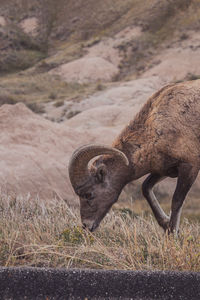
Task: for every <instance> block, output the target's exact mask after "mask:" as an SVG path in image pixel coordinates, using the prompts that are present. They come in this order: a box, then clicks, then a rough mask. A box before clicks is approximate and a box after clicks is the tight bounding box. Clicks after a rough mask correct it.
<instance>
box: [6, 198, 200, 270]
mask: <svg viewBox="0 0 200 300" xmlns="http://www.w3.org/2000/svg"><path fill="white" fill-rule="evenodd" d="M138 202H139V201H138ZM135 204H136V203H135ZM135 204H134V205H135ZM135 206H136V208H137V204H136V205H135ZM186 211H187V208H186ZM0 262H1V263H0V264H1V266H20V265H23V266H24V265H26V266H38V267H42V266H48V267H67V268H71V267H73V268H76V267H79V268H98V269H102V268H103V269H123V270H144V269H146V270H149V269H151V270H157V269H159V270H168V269H171V270H182V271H183V270H190V271H200V224H199V223H197V222H195V221H193V222H189V221H188V219H184V220H183V222H182V224H181V230H180V235H179V237H178V238H174V237H173V236H170V237H169V236H167V235H165V234H164V233H163V231H162V230H161V229H160V228H159V226H158V225H157V224H156V222H155V221H154V220H153V219H152V217H151V215H149V216H148V217H144V216H143V215H142V214H141V212H140V213H139V211H138V213H137V215H136V214H133V213H132V210H131V209H130V208H129V209H127V208H123V209H117V208H114V209H113V210H112V211H111V212H110V213H109V215H108V216H107V217H106V218H105V220H104V221H103V222H102V224H101V226H100V228H99V229H98V230H97V231H96V232H95V233H93V234H91V233H89V232H87V231H84V230H83V229H82V228H81V224H80V218H79V215H78V213H77V210H75V209H72V208H69V207H68V206H67V205H66V204H65V203H64V201H62V200H59V201H58V200H56V199H53V200H52V201H50V202H48V203H43V202H41V201H40V200H39V199H37V200H34V199H22V198H18V199H16V198H11V197H6V196H3V195H2V196H1V199H0Z"/></svg>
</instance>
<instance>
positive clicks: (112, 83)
mask: <svg viewBox="0 0 200 300" xmlns="http://www.w3.org/2000/svg"><path fill="white" fill-rule="evenodd" d="M199 61H200V1H199V0H163V1H158V0H152V1H147V0H101V1H95V0H76V1H71V0H57V1H54V0H34V1H33V0H9V1H6V0H1V1H0V130H1V133H0V187H1V193H2V195H8V196H9V197H13V198H15V197H17V196H20V195H21V196H25V197H27V198H28V199H32V198H34V197H39V198H40V199H42V200H44V201H48V200H49V199H52V198H54V197H56V198H58V199H64V201H66V202H67V203H69V205H70V206H77V204H78V199H77V197H76V196H75V194H74V193H73V190H72V188H71V185H70V183H69V179H68V174H67V164H68V161H69V158H70V156H71V154H72V152H73V151H74V150H75V149H76V148H77V147H78V146H80V145H82V144H87V143H90V142H92V143H93V142H94V143H103V144H106V145H111V143H112V141H113V140H114V139H115V137H116V136H117V135H118V134H119V133H120V131H121V129H122V128H123V127H124V126H125V125H126V124H127V123H128V122H129V120H131V119H132V118H133V117H134V115H135V114H136V113H137V112H138V111H139V109H140V108H141V106H142V105H143V103H144V102H145V101H146V100H147V99H148V97H149V96H150V95H151V94H152V93H154V92H155V91H157V90H158V89H159V88H161V87H162V86H163V85H165V84H167V83H169V82H179V81H184V80H196V79H198V78H200V64H199ZM141 181H142V179H141V180H139V181H137V182H134V183H131V184H130V185H128V186H127V187H126V188H125V190H124V191H123V193H122V195H121V197H120V201H119V202H118V203H117V204H116V206H115V209H117V210H122V211H125V212H128V213H132V210H134V213H136V214H141V213H142V214H149V208H148V205H147V204H146V202H145V200H144V199H143V197H142V195H141ZM175 182H176V180H165V182H162V183H161V184H159V185H158V187H156V194H157V195H158V197H159V199H160V201H161V203H162V205H163V207H164V208H165V209H166V210H167V211H168V210H169V207H170V201H169V198H170V197H171V195H172V193H173V190H174V187H175ZM199 190H200V180H199V179H197V181H196V183H195V185H194V187H193V188H192V190H191V192H190V194H189V197H188V199H189V200H186V205H185V208H184V215H185V216H186V217H188V218H190V219H192V220H200V210H199V203H198V195H199Z"/></svg>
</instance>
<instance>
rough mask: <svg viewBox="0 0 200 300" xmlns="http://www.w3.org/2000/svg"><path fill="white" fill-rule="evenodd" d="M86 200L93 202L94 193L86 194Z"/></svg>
mask: <svg viewBox="0 0 200 300" xmlns="http://www.w3.org/2000/svg"><path fill="white" fill-rule="evenodd" d="M84 198H85V199H87V200H92V199H93V197H92V193H86V194H85V195H84Z"/></svg>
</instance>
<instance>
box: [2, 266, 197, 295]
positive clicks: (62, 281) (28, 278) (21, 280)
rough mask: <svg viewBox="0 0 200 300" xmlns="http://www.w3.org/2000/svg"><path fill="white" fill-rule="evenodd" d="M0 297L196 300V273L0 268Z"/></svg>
mask: <svg viewBox="0 0 200 300" xmlns="http://www.w3.org/2000/svg"><path fill="white" fill-rule="evenodd" d="M0 299H1V300H4V299H6V300H8V299H9V300H18V299H19V300H22V299H27V300H32V299H34V300H35V299H42V300H51V299H56V300H57V299H61V300H65V299H70V300H74V299H77V300H78V299H81V300H86V299H87V300H90V299H113V300H114V299H136V300H169V299H173V300H200V272H198V273H188V272H160V271H158V272H146V271H144V272H143V271H139V272H134V271H103V270H102V271H100V270H98V271H97V270H79V269H74V270H66V269H46V268H0Z"/></svg>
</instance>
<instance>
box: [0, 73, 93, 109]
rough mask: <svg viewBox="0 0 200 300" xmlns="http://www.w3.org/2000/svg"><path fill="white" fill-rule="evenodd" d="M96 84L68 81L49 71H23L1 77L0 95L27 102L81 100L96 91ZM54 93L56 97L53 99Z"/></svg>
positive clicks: (14, 100)
mask: <svg viewBox="0 0 200 300" xmlns="http://www.w3.org/2000/svg"><path fill="white" fill-rule="evenodd" d="M96 89H97V87H96V85H95V84H91V85H87V84H78V83H66V82H64V81H62V80H60V78H59V77H53V76H50V75H49V74H47V73H38V74H31V73H30V74H29V73H26V72H25V73H21V74H20V75H19V74H12V75H7V76H5V77H3V78H1V83H0V97H1V98H2V99H3V97H4V96H5V101H4V103H10V102H9V101H8V102H6V99H7V98H8V99H10V98H12V99H13V102H24V103H26V104H30V103H31V104H32V103H37V104H39V103H45V102H49V101H52V100H54V99H56V100H60V101H63V100H79V99H82V98H83V97H87V96H88V95H89V94H91V93H94V91H96ZM52 95H54V99H52Z"/></svg>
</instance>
